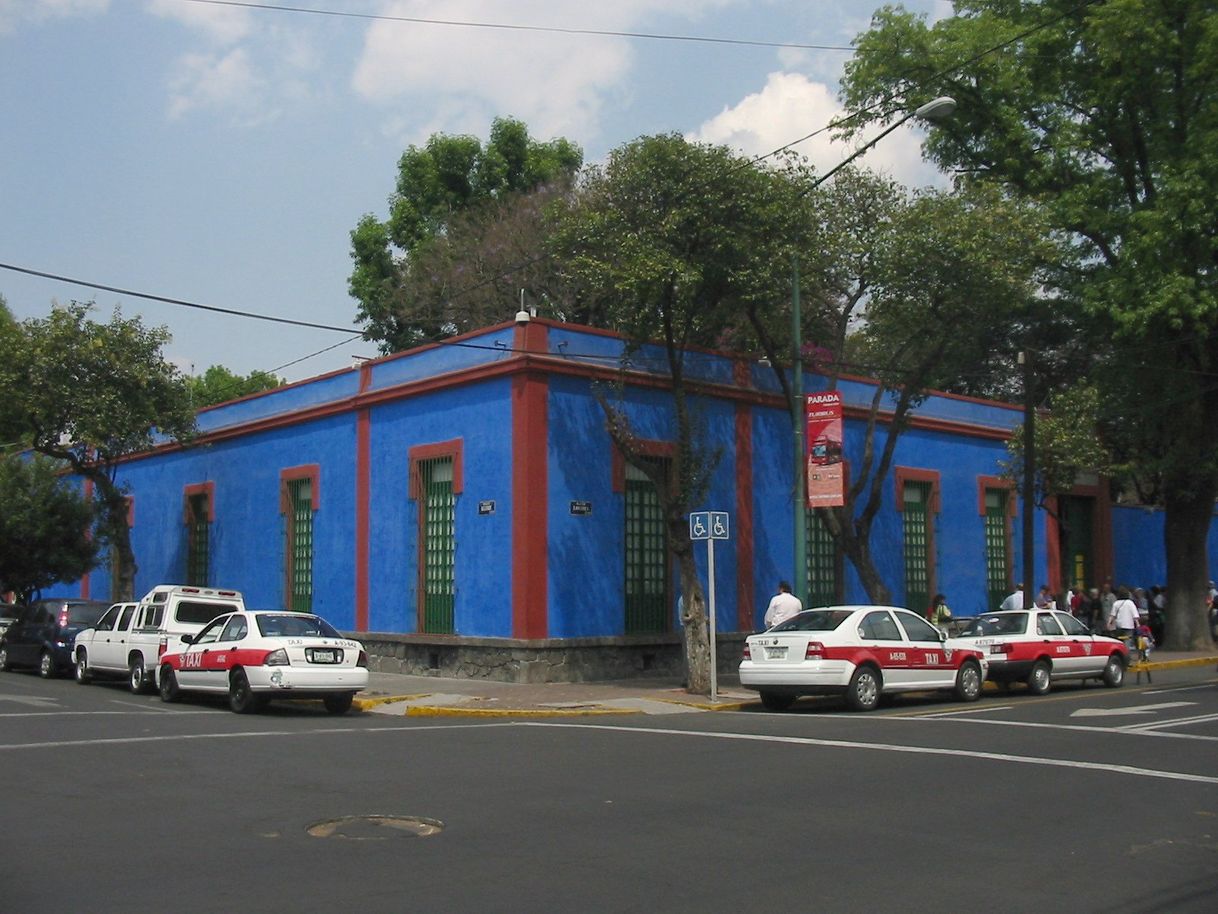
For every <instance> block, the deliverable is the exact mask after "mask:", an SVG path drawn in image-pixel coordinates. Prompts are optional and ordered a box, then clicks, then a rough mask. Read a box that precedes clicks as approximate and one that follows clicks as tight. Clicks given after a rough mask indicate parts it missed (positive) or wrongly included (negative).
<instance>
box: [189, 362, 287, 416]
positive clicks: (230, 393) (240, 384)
mask: <svg viewBox="0 0 1218 914" xmlns="http://www.w3.org/2000/svg"><path fill="white" fill-rule="evenodd" d="M282 384H283V379H282V378H277V377H275V375H273V374H270V373H269V372H265V371H252V372H250V373H249V374H248V375H245V376H244V377H243V376H241V375H239V374H236V373H234V372H232V371H230V370H229V369H227V368H225V367H224V366H223V365H212V366H211V367H210V368H208V369H207V370H206V371H205V372H203V374H201V375H194V376H192V377H189V378H187V379H186V387H187V391H188V393H189V395H190V405H191V406H193V407H194V408H195V409H203V408H204V407H205V406H214V405H215V404H217V403H225V402H227V401H229V400H236V399H237V398H238V397H245V396H248V395H250V394H257V393H262V392H263V391H265V390H274V389H275V388H276V387H279V386H281V385H282Z"/></svg>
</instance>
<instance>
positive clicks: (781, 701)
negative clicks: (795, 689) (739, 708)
mask: <svg viewBox="0 0 1218 914" xmlns="http://www.w3.org/2000/svg"><path fill="white" fill-rule="evenodd" d="M794 703H795V696H794V695H783V694H782V693H781V692H762V693H761V706H762V707H763V708H765V709H766V710H767V711H785V710H786V709H787V708H789V707H791V705H793V704H794Z"/></svg>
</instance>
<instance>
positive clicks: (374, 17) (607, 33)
mask: <svg viewBox="0 0 1218 914" xmlns="http://www.w3.org/2000/svg"><path fill="white" fill-rule="evenodd" d="M178 2H180V3H197V4H201V5H205V6H229V7H238V8H240V9H251V10H266V11H268V12H276V13H304V14H309V15H313V16H331V17H335V18H341V19H364V20H371V21H376V22H407V23H414V24H418V25H442V26H449V27H457V28H472V29H496V30H501V31H511V32H548V33H551V34H557V35H586V36H596V37H606V38H639V39H645V40H649V41H681V42H690V43H700V44H716V45H737V46H744V47H754V48H777V49H780V50H796V51H847V52H853V51H854V48H853V47H851V46H850V45H837V44H797V43H795V42H789V41H754V40H750V39H747V38H714V37H710V36H705V35H670V34H656V33H653V32H624V31H614V30H611V29H582V28H562V27H559V26H546V25H513V24H511V23H505V22H471V21H466V20H458V19H429V18H424V17H422V16H390V15H388V14H384V13H380V14H378V13H353V12H349V11H344V10H330V9H318V8H312V7H303V6H286V5H283V4H277V3H253V2H244V0H178Z"/></svg>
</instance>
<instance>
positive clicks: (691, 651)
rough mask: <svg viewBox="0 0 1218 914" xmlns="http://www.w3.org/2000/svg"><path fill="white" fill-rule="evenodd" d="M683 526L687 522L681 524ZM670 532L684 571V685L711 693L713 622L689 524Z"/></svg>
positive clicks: (694, 692) (693, 690)
mask: <svg viewBox="0 0 1218 914" xmlns="http://www.w3.org/2000/svg"><path fill="white" fill-rule="evenodd" d="M681 526H684V525H681ZM668 535H669V537H670V539H671V541H672V542H673V543H674V544H675V545H674V548H673V552H674V553H675V554H676V556H677V564H678V566H679V568H680V572H681V625H682V632H683V634H684V649H685V670H686V680H685V688H686V691H688V692H689V693H690V694H691V695H710V693H711V675H710V652H711V643H710V626H709V619H708V617H707V613H706V597H705V595H704V594H703V592H702V582H701V581H700V580H699V579H698V565H697V563H696V562H695V561H694V550H693V544H692V543H691V542H690V541H689V528H688V527H684V530H678V529H673V525H670V526H669V532H668Z"/></svg>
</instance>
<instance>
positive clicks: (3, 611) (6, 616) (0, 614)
mask: <svg viewBox="0 0 1218 914" xmlns="http://www.w3.org/2000/svg"><path fill="white" fill-rule="evenodd" d="M20 610H21V607H20V606H17V605H15V604H13V603H0V635H3V634H4V633H5V631H7V630H8V627H9V626H10V625H12V624H13V621H14V620H15V619H16V618H17V613H18V612H19V611H20Z"/></svg>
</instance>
